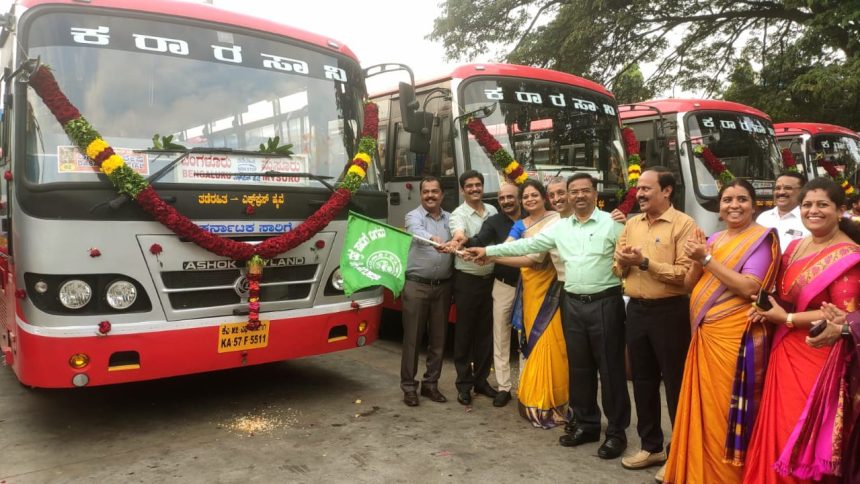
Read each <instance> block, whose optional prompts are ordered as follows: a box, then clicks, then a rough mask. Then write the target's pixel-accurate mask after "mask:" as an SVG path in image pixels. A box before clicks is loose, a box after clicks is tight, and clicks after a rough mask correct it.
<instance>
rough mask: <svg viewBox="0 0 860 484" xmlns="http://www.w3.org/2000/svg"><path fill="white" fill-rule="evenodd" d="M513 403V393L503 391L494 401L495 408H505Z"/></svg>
mask: <svg viewBox="0 0 860 484" xmlns="http://www.w3.org/2000/svg"><path fill="white" fill-rule="evenodd" d="M510 401H511V392H509V391H507V390H502V391H500V392H499V393H498V394H496V398H494V399H493V406H494V407H504V406H505V405H507V404H508V402H510Z"/></svg>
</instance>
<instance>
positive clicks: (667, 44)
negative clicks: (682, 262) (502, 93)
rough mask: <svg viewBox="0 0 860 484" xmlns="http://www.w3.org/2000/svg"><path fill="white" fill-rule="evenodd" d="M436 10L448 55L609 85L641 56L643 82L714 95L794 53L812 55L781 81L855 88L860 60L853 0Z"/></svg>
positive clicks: (511, 1)
mask: <svg viewBox="0 0 860 484" xmlns="http://www.w3.org/2000/svg"><path fill="white" fill-rule="evenodd" d="M441 7H442V11H441V14H440V16H439V17H438V18H437V19H436V20H435V22H434V28H433V31H432V32H431V33H430V34H429V35H428V37H429V38H430V39H433V40H441V41H442V43H443V45H444V47H445V50H446V55H447V56H448V58H449V59H451V60H462V59H471V58H474V57H476V56H477V55H479V54H484V53H486V52H488V51H490V50H493V52H492V55H493V56H494V57H495V58H496V59H498V60H503V61H507V62H514V63H521V64H529V65H536V66H541V67H547V68H552V69H556V70H560V71H565V72H571V73H574V74H578V75H582V76H585V77H589V78H591V79H594V80H595V81H597V82H601V83H603V84H604V85H606V86H607V87H609V88H610V89H613V88H614V87H615V86H616V85H617V83H618V82H619V81H620V80H621V79H622V78H623V76H624V75H625V72H627V71H628V70H629V69H631V68H632V67H633V66H635V65H643V64H646V63H647V64H651V65H653V66H654V68H653V73H652V74H651V75H650V76H649V77H648V78H647V79H646V82H645V86H646V87H647V88H649V89H651V90H653V91H656V92H659V91H662V90H664V89H666V88H667V87H669V86H677V87H679V88H681V89H683V90H688V91H697V92H700V93H702V95H703V96H705V97H713V96H715V95H717V94H719V93H720V92H722V91H723V90H724V88H725V84H726V81H727V80H728V77H729V75H730V73H733V72H735V71H736V69H738V68H742V67H743V66H744V63H747V64H749V67H750V68H751V69H752V68H753V66H756V68H758V69H759V70H761V66H762V65H763V66H764V68H765V70H767V69H768V68H769V66H770V64H771V63H772V60H773V59H777V58H782V59H784V61H783V63H784V64H785V62H787V61H788V60H790V56H794V58H795V59H798V58H800V59H801V60H803V59H809V62H802V63H801V64H795V65H782V66H781V69H782V70H781V71H779V72H780V76H781V77H783V79H782V82H783V84H784V85H785V86H788V85H790V84H793V83H794V82H795V81H797V82H798V84H797V86H796V87H797V89H800V86H801V85H802V86H805V87H804V88H803V90H804V92H810V91H816V90H819V91H820V90H821V89H819V88H823V87H825V84H822V83H826V82H828V81H833V80H842V81H844V80H848V82H849V84H850V85H853V84H851V82H853V81H850V79H853V78H854V76H856V73H857V67H856V66H857V62H858V59H860V3H858V2H857V0H751V1H734V0H710V1H702V0H655V1H646V0H446V1H445V2H444V3H442V4H441ZM792 49H795V51H794V52H789V51H790V50H792ZM810 49H812V50H811V51H810ZM813 54H814V55H813ZM787 55H788V56H789V57H784V56H787ZM813 61H818V62H821V64H820V65H815V64H812V62H813ZM801 65H802V66H806V67H809V69H799V71H802V72H799V75H803V76H804V79H803V80H798V79H797V78H792V77H790V76H789V75H790V74H791V73H792V72H793V70H794V68H795V67H799V66H801ZM747 74H749V73H748V72H747ZM753 74H754V75H753V77H755V78H756V79H757V80H759V81H761V80H762V79H765V80H766V77H764V76H762V74H761V73H758V72H756V71H755V70H754V72H753ZM738 75H740V73H738ZM766 88H767V86H766ZM768 92H770V91H768ZM798 92H799V91H798ZM845 108H846V109H847V106H846V107H845Z"/></svg>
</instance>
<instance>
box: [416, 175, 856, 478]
mask: <svg viewBox="0 0 860 484" xmlns="http://www.w3.org/2000/svg"><path fill="white" fill-rule="evenodd" d="M483 183H484V178H483V175H482V174H481V173H479V172H476V171H467V172H465V173H463V174H462V175H461V176H460V178H459V184H460V190H461V191H462V195H463V199H464V202H463V203H462V204H461V205H460V206H458V207H457V208H456V209H455V210H454V211H453V213H448V212H446V211H444V210H442V208H441V202H442V199H443V196H444V193H443V191H442V186H441V183H440V182H439V180H438V179H436V178H433V177H427V178H425V179H423V180H422V181H421V183H420V184H419V191H420V199H421V205H420V206H419V207H418V208H416V209H415V210H413V211H411V212H409V214H407V216H406V229H407V230H408V231H409V232H411V233H413V234H415V235H418V236H420V237H422V238H424V239H428V240H430V241H432V242H433V244H434V245H429V244H426V243H424V242H420V241H418V240H417V239H416V240H414V241H413V243H412V246H411V248H410V252H409V259H408V267H407V271H406V283H405V287H404V289H403V293H402V298H403V299H402V301H403V327H404V332H403V333H404V337H403V338H404V339H403V358H402V365H401V388H402V390H403V392H404V398H403V401H404V403H405V404H406V405H409V406H417V405H419V403H420V399H419V392H418V386H419V385H418V382H417V380H416V377H417V371H418V351H419V346H420V344H421V341H422V338H423V334H424V332H425V328H426V331H427V332H428V336H429V337H428V349H427V363H426V368H427V369H426V372H425V373H424V376H423V379H422V381H421V384H420V395H421V396H422V397H425V398H428V399H430V400H432V401H434V402H445V401H446V400H447V399H446V397H445V396H444V395H443V394H442V393H441V391H440V389H439V386H438V380H439V376H440V374H441V368H442V352H443V348H444V346H445V334H446V327H447V324H448V315H449V308H450V303H451V301H452V299H453V301H454V302H455V304H456V325H455V332H454V366H455V369H456V372H457V376H456V391H457V401H458V402H459V403H460V404H463V405H472V398H473V395H474V394H483V395H486V396H488V397H490V398H491V399H492V402H493V405H494V406H496V407H504V406H505V405H507V404H508V402H509V401H511V400H512V398H513V392H512V389H513V388H514V387H515V385H514V384H513V382H512V371H511V364H510V351H511V335H512V333H514V331H512V330H515V333H516V334H517V335H519V345H518V346H519V350H520V365H519V382H518V385H516V402H517V407H518V410H519V413H520V415H522V416H523V417H524V418H525V419H527V420H528V421H530V422H531V423H532V424H533V425H534V426H535V427H540V428H552V427H556V426H564V431H565V433H564V435H562V436H561V437H560V438H559V444H560V445H562V446H566V447H575V446H579V445H582V444H585V443H589V442H597V441H599V440H600V438H601V428H602V426H601V419H602V417H604V416H605V418H606V421H607V424H606V427H605V431H604V434H605V439H604V441H603V443H602V444H601V445H600V447H599V448H598V451H597V455H598V457H600V458H603V459H615V458H618V457H621V456H622V454H624V453H625V450H626V449H627V435H626V430H627V428H628V426H629V425H630V423H631V402H630V396H629V394H628V385H627V380H628V378H629V379H631V380H632V388H633V400H634V403H635V406H636V417H637V419H636V430H637V432H638V435H639V440H640V442H639V444H640V445H639V450H638V451H636V452H634V453H630V452H628V453H627V455H625V456H624V457H622V458H621V465H622V466H623V467H624V468H627V469H644V468H648V467H656V466H661V467H660V468H659V470H658V471H657V473H656V475H655V478H656V479H657V480H658V481H661V482H676V483H680V482H720V483H731V482H750V483H759V482H774V483H775V482H803V481H804V480H821V479H825V480H832V481H840V480H841V481H842V482H860V311H858V307H857V301H858V294H860V245H858V243H860V224H858V222H857V221H856V220H855V218H856V217H860V201H858V200H857V199H856V198H855V199H850V200H846V197H845V194H844V191H843V190H842V188H841V187H840V186H839V185H837V184H836V183H835V182H833V181H831V180H829V179H826V178H816V179H813V180H811V181H809V182H806V181H805V179H804V178H803V176H802V175H799V174H797V173H785V174H783V175H781V176H779V177H778V179H777V180H776V184H775V187H774V208H773V209H771V210H767V211H765V212H763V213H761V215H759V216H758V217H757V218H756V217H755V213H756V193H755V190H754V188H753V187H752V186H751V185H750V183H749V182H747V181H745V180H742V179H735V180H733V181H731V182H729V183H726V184H723V185H722V186H721V188H720V191H719V195H718V202H719V215H720V218H721V220H723V221H724V223H725V226H726V228H725V230H722V231H719V232H717V233H715V234H710V235H708V234H705V233H704V232H703V231H702V230H701V229H700V228H699V227H698V226H697V225H696V222H695V221H694V220H693V219H692V218H690V217H689V216H687V215H686V214H684V213H683V212H681V211H679V210H677V209H675V208H674V207H673V205H672V196H673V194H674V192H675V178H674V176H673V174H672V173H671V172H670V171H668V170H666V169H664V168H661V167H652V168H649V169H647V170H646V171H644V172H643V173H642V174H641V176H640V178H639V180H638V182H637V201H638V205H639V210H640V213H639V214H637V215H635V216H632V217H630V218H629V219H628V217H626V216H625V215H624V214H622V213H621V212H619V211H617V210H615V211H613V212H612V213H607V212H605V211H602V210H600V209H598V208H597V196H598V190H597V184H598V181H597V180H596V179H594V178H593V177H592V176H591V175H590V174H587V173H577V174H574V175H573V176H571V177H570V178H569V179H567V180H564V179H562V178H555V179H552V180H550V181H549V183H548V184H547V186H546V187H544V185H543V184H541V183H540V182H538V181H536V180H532V179H530V180H527V181H526V182H525V183H523V184H522V185H520V186H514V185H503V186H502V187H501V188H500V189H499V192H498V206H499V209H500V211H497V209H496V208H495V207H494V206H492V205H489V204H486V203H484V202H483V194H484V192H483ZM625 300H626V301H625ZM491 368H493V369H494V370H495V380H496V383H497V388H493V386H491V384H490V381H488V378H489V375H490V370H491ZM598 381H599V382H600V386H599V389H600V404H598V398H597V397H598ZM661 383H662V385H663V387H664V390H665V396H666V406H667V408H668V410H669V419H670V421H671V423H672V426H673V427H672V433H671V445H669V444H668V443H667V442H666V438H665V436H664V432H663V431H664V429H663V428H662V426H661V421H662V417H661V408H662V402H661V392H660V386H661Z"/></svg>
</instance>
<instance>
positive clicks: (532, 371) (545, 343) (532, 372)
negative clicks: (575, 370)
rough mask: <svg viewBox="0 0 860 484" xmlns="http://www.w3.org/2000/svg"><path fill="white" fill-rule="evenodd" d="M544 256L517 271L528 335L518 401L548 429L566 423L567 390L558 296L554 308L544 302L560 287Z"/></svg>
mask: <svg viewBox="0 0 860 484" xmlns="http://www.w3.org/2000/svg"><path fill="white" fill-rule="evenodd" d="M556 220H557V217H556V219H555V220H547V223H541V222H543V221H541V222H538V223H537V224H535V225H533V226H532V227H529V229H528V230H527V231H526V233H525V236H526V237H529V236H533V235H534V234H536V233H538V232H539V231H540V230H542V229H544V228H546V227H548V226H549V225H550V224H551V223H554V222H555V221H556ZM545 256H546V254H544V255H543V257H535V258H537V259H541V260H542V262H541V263H540V264H539V265H537V266H535V267H533V268H532V267H526V268H522V269H521V270H520V274H521V281H522V286H523V291H522V314H523V333H524V334H526V335H528V340H527V342H526V347H527V348H528V351H527V352H526V353H527V357H526V358H524V360H523V367H522V369H521V371H520V383H519V389H518V391H517V400H518V408H519V412H520V415H522V416H523V417H524V418H526V419H527V420H529V421H530V422H531V423H532V425H534V426H535V427H541V428H545V429H548V428H552V427H555V426H556V425H560V424H564V423H565V422H567V420H568V418H569V408H568V397H569V393H568V378H567V372H568V366H567V346H565V342H564V332H563V331H562V327H561V312H560V311H559V309H558V299H557V297H556V302H555V308H549V310H548V309H547V308H548V305H547V304H546V302H547V300H548V298H549V299H551V298H553V296H554V295H555V296H557V294H554V293H557V292H558V289H559V288H560V286H559V285H558V284H554V283H556V272H555V269H554V268H553V266H552V264H550V263H549V260H548V258H547V257H545ZM541 309H543V311H542V310H541ZM536 325H537V326H538V328H536V327H535V326H536ZM540 328H543V330H542V331H541V330H540Z"/></svg>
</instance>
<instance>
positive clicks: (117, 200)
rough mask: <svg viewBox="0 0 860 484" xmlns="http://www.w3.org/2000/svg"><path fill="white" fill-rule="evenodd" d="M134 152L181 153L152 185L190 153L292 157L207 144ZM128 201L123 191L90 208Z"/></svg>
mask: <svg viewBox="0 0 860 484" xmlns="http://www.w3.org/2000/svg"><path fill="white" fill-rule="evenodd" d="M134 152H135V153H147V154H158V155H162V154H165V153H179V156H177V157H176V158H174V159H173V160H172V161H171V162H170V163H168V164H167V165H165V166H164V167H163V168H162V169H160V170H158V171H157V172H155V173H153V174H152V175H150V176H149V177H148V178H147V179H146V182H147V183H148V184H150V185H152V184H153V183H155V182H156V181H158V180H160V179H161V178H162V177H164V175H166V174H168V173H170V172H171V171H173V169H174V168H175V167H176V165H178V164H179V163H180V162H181V161H182V160H184V159H185V158H186V157H187V156H188V155H191V154H195V153H205V154H217V155H220V154H231V155H246V156H257V157H265V158H289V157H290V155H285V154H279V153H260V152H259V151H245V150H234V149H233V148H227V147H223V148H210V147H205V146H204V147H195V148H189V149H186V150H185V151H179V150H153V149H146V150H134ZM222 174H223V173H222ZM243 175H247V174H246V173H243ZM261 176H265V175H261ZM292 176H299V174H293V175H292ZM312 176H316V175H312ZM308 178H311V177H308ZM319 181H320V183H323V184H324V185H325V182H323V181H322V180H319ZM326 187H327V188H328V189H329V190H331V191H332V192H334V187H332V186H330V185H326ZM127 201H128V195H126V194H124V193H123V194H122V195H120V196H118V197H116V198H114V199H113V200H109V201H107V202H102V203H99V204H96V205H93V207H92V208H90V213H92V212H94V211H95V210H96V209H97V208H99V207H101V206H102V205H105V204H107V205H108V206H109V207H110V208H112V209H114V210H116V209H118V208H119V207H121V206H123V204H125V202H127Z"/></svg>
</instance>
